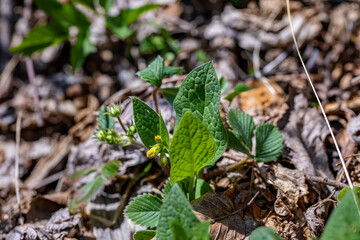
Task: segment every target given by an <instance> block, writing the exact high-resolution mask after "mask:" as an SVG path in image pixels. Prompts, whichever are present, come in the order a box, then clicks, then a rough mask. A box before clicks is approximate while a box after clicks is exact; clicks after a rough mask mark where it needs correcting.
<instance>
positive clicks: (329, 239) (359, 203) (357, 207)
mask: <svg viewBox="0 0 360 240" xmlns="http://www.w3.org/2000/svg"><path fill="white" fill-rule="evenodd" d="M320 239H321V240H339V239H346V240H358V239H360V199H359V198H358V197H357V193H356V192H353V191H349V192H347V193H346V194H345V196H344V198H343V199H342V201H341V202H340V203H339V205H338V206H337V207H336V209H335V210H334V211H333V212H332V214H331V215H330V218H329V220H328V221H327V224H326V227H325V230H324V232H323V234H322V235H321V238H320Z"/></svg>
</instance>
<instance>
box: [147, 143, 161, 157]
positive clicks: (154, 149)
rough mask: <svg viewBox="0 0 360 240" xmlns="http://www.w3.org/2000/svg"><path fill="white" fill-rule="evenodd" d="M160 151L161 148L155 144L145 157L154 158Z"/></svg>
mask: <svg viewBox="0 0 360 240" xmlns="http://www.w3.org/2000/svg"><path fill="white" fill-rule="evenodd" d="M160 151H161V146H160V144H155V145H154V146H153V147H152V148H150V150H149V151H148V152H147V153H146V156H147V157H148V158H149V159H151V158H153V157H155V156H156V155H158V154H159V152H160Z"/></svg>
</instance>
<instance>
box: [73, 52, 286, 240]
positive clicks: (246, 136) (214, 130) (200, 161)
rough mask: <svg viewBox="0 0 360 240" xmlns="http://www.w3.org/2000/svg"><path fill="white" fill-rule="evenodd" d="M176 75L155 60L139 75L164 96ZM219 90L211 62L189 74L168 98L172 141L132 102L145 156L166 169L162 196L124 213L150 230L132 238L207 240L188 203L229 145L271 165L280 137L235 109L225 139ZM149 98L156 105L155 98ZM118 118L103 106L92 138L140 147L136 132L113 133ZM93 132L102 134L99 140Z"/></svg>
mask: <svg viewBox="0 0 360 240" xmlns="http://www.w3.org/2000/svg"><path fill="white" fill-rule="evenodd" d="M180 70H181V68H174V67H168V66H164V60H163V59H162V58H161V57H157V58H156V59H155V60H154V61H153V62H152V63H151V64H150V65H149V66H148V68H147V69H145V70H143V71H140V72H138V75H139V76H140V77H141V78H142V79H143V80H145V81H146V82H149V83H151V84H152V85H154V86H155V89H157V90H160V91H163V90H164V89H162V88H161V85H162V79H163V77H164V76H165V75H170V74H176V73H178V72H179V71H180ZM223 81H224V80H223ZM221 86H222V87H221ZM224 88H225V87H224V83H223V84H220V82H219V80H218V78H217V77H216V72H215V69H214V67H213V65H212V63H211V62H208V63H205V64H203V65H201V66H199V67H197V68H195V69H194V70H193V71H191V72H190V73H189V74H188V76H187V77H186V78H185V80H184V81H183V83H182V85H181V86H180V87H179V88H177V90H176V92H175V91H174V95H173V96H172V103H173V107H174V109H175V112H176V124H175V132H174V135H173V138H172V139H171V141H170V137H169V132H168V130H167V128H166V125H165V122H164V120H163V118H162V116H161V113H160V112H159V110H158V109H156V111H155V110H153V109H152V108H151V107H149V106H148V105H147V104H146V103H144V102H142V101H141V100H139V99H137V98H135V97H132V98H131V101H132V104H133V115H134V123H135V127H136V131H137V133H138V134H139V138H140V140H141V141H142V144H143V145H144V147H146V148H147V149H148V152H147V156H148V157H149V158H154V159H156V160H158V161H160V163H161V165H163V166H165V165H166V163H167V162H168V160H167V159H168V158H170V165H171V168H170V181H168V183H167V184H166V186H165V188H164V191H163V195H162V196H153V195H149V194H146V195H142V196H139V197H137V198H135V199H134V200H133V201H132V202H131V203H130V204H129V205H128V207H127V208H126V210H125V214H126V215H127V216H128V217H129V218H130V219H132V220H133V221H134V222H136V223H138V224H140V225H143V226H145V227H148V228H150V229H149V230H146V231H140V232H138V233H136V234H135V239H151V238H152V237H154V236H155V234H156V236H157V238H158V239H179V236H183V238H182V239H209V236H208V228H209V223H199V221H198V220H197V218H196V217H195V216H194V215H193V213H192V211H191V206H190V204H189V201H191V200H193V199H196V198H198V197H200V196H202V195H203V194H205V193H206V192H209V191H212V189H211V187H210V186H209V184H208V183H206V182H205V181H204V180H202V179H200V178H199V176H198V173H199V171H201V169H203V168H207V167H211V166H213V165H214V164H215V162H216V161H217V160H218V159H219V158H220V157H221V156H222V154H223V153H224V152H225V150H226V148H227V144H228V142H229V146H232V147H234V146H235V147H234V148H235V149H237V150H240V151H242V152H245V153H247V154H248V156H249V157H251V158H255V159H257V160H259V161H272V160H275V159H276V158H277V157H278V156H279V155H280V153H281V149H282V138H281V135H280V133H279V131H278V130H277V129H276V127H275V126H273V125H271V124H262V125H260V126H258V127H257V128H256V130H255V125H254V123H253V121H252V118H251V117H250V116H248V115H247V114H245V113H241V112H239V111H236V110H234V109H231V110H230V111H229V113H228V122H229V125H230V126H231V127H232V128H233V130H232V131H229V132H228V133H229V139H228V134H227V131H226V130H225V127H224V125H223V122H222V120H221V117H220V112H219V105H220V95H221V91H222V90H223V91H224ZM163 94H164V92H163ZM164 96H165V94H164ZM153 97H154V102H155V105H156V94H155V95H154V96H153ZM169 102H171V101H169ZM120 114H121V106H120V105H115V106H109V107H108V109H106V108H105V107H102V109H101V111H100V113H99V118H98V122H99V124H100V125H99V128H98V129H97V132H96V133H95V137H96V138H97V139H98V140H100V141H104V142H107V143H110V144H116V143H117V141H118V142H119V143H121V144H124V145H126V144H139V143H137V142H136V139H135V136H134V133H135V131H133V132H132V133H131V134H129V133H126V132H127V130H126V129H125V127H123V129H124V132H125V133H126V134H121V133H117V132H115V130H114V123H115V121H114V119H112V118H116V119H118V121H119V123H120V124H121V125H123V124H122V123H121V116H120ZM254 130H255V139H256V143H257V144H256V153H255V154H254V155H252V154H251V149H252V138H253V135H254ZM98 133H101V134H99V135H100V137H98ZM103 135H105V136H103ZM158 155H160V156H159V157H158ZM138 178H139V176H138ZM98 181H100V180H98ZM98 185H101V184H98ZM84 187H85V186H84ZM96 187H97V185H96ZM93 192H97V190H96V191H93ZM93 192H91V193H93ZM89 195H90V194H89ZM86 199H89V198H86ZM75 203H76V202H75ZM155 227H156V230H154V228H155ZM199 233H202V234H200V235H199Z"/></svg>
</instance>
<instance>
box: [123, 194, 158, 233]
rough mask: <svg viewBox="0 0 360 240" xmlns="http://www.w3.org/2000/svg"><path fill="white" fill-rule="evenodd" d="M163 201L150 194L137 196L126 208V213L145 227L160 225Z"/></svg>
mask: <svg viewBox="0 0 360 240" xmlns="http://www.w3.org/2000/svg"><path fill="white" fill-rule="evenodd" d="M162 204H163V202H162V201H161V200H160V199H159V198H157V197H155V196H153V195H150V194H146V195H141V196H138V197H136V198H135V199H134V200H133V201H132V202H130V204H129V205H128V206H127V207H126V209H125V215H126V216H127V217H128V218H130V219H131V220H132V221H134V222H136V223H137V224H139V225H142V226H145V227H155V226H157V225H158V219H159V212H160V207H161V205H162Z"/></svg>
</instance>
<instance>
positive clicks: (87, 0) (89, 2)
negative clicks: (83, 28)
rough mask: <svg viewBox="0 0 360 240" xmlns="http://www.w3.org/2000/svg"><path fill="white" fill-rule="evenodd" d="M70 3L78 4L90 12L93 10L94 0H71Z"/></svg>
mask: <svg viewBox="0 0 360 240" xmlns="http://www.w3.org/2000/svg"><path fill="white" fill-rule="evenodd" d="M71 1H72V2H76V3H80V4H82V5H84V6H86V7H88V8H90V9H91V10H95V6H94V0H71Z"/></svg>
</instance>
